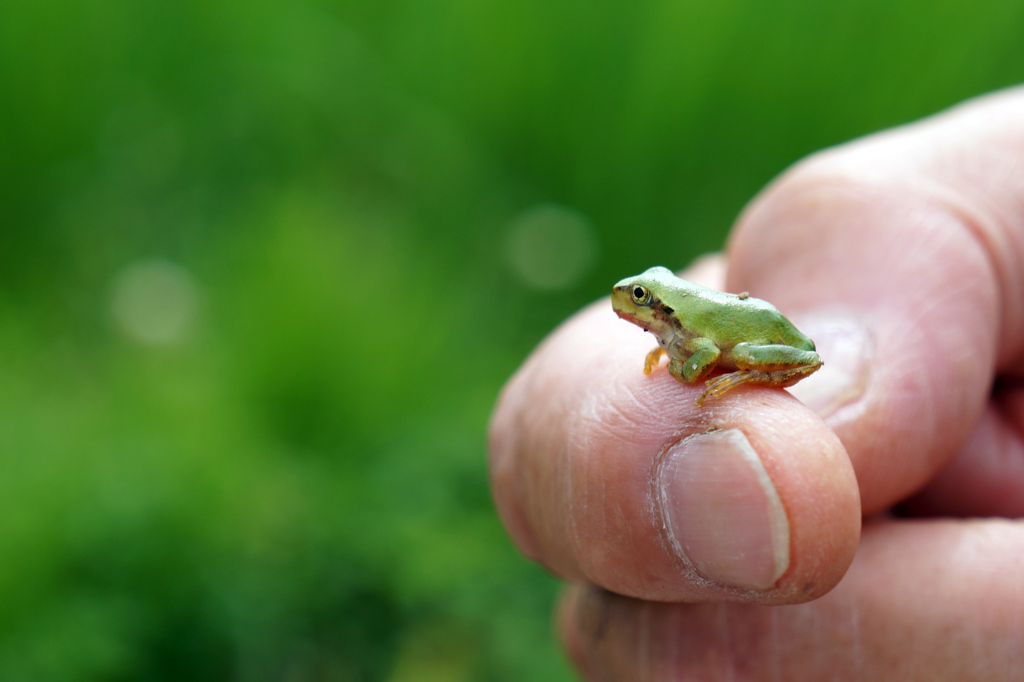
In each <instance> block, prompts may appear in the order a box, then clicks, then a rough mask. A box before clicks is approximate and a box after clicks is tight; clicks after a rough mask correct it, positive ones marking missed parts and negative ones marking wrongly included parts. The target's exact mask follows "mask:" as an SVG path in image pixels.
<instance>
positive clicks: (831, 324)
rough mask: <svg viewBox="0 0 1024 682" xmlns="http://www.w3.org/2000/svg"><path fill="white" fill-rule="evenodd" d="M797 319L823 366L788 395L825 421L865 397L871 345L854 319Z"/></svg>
mask: <svg viewBox="0 0 1024 682" xmlns="http://www.w3.org/2000/svg"><path fill="white" fill-rule="evenodd" d="M796 319H797V320H799V322H798V323H797V326H798V327H799V328H800V330H801V331H803V332H804V333H805V334H807V335H808V336H809V337H811V338H812V339H813V340H814V344H815V346H816V347H817V350H818V355H820V356H821V360H822V362H823V363H824V364H823V365H822V366H821V369H819V370H818V371H817V372H815V373H814V374H812V375H811V376H809V377H807V378H806V379H804V380H803V381H801V382H800V383H798V384H796V385H795V386H793V387H792V388H790V389H789V391H790V393H792V394H793V395H794V396H796V398H797V399H798V400H800V402H802V403H803V404H804V405H807V407H809V408H811V409H812V410H814V411H815V412H817V414H818V416H819V417H822V418H823V419H824V418H827V417H829V416H830V415H832V414H834V413H835V412H837V411H838V410H839V409H840V408H842V407H844V406H846V405H849V404H851V403H854V402H856V401H857V400H859V399H860V398H861V396H863V395H864V392H865V390H866V389H867V385H868V378H869V374H870V369H871V358H872V355H873V354H874V341H873V338H872V336H871V333H870V332H869V331H868V329H867V327H866V326H864V324H863V323H862V322H861V321H860V320H857V319H854V318H850V317H834V316H828V317H825V316H820V317H819V316H815V317H804V318H796Z"/></svg>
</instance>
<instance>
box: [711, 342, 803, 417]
mask: <svg viewBox="0 0 1024 682" xmlns="http://www.w3.org/2000/svg"><path fill="white" fill-rule="evenodd" d="M732 359H733V362H734V363H735V364H736V367H737V368H738V369H739V371H738V372H732V373H731V374H723V375H722V376H720V377H716V378H715V379H713V380H711V381H709V382H707V386H708V388H707V389H706V390H705V391H704V393H703V394H701V396H700V397H699V398H698V399H697V401H696V402H695V403H694V404H695V405H697V406H698V407H700V406H701V405H702V404H703V403H704V400H705V399H706V398H707V397H708V396H709V395H716V396H718V395H722V394H723V393H725V392H726V391H728V390H729V389H731V388H735V387H736V386H739V385H740V384H746V383H750V384H758V385H760V386H776V387H779V388H782V387H786V386H792V385H793V384H795V383H796V382H798V381H800V380H801V379H803V378H804V377H806V376H809V375H811V374H813V373H814V372H816V371H817V370H818V368H819V367H821V358H820V357H819V356H818V354H817V353H815V352H814V351H813V350H802V349H800V348H794V347H792V346H785V345H773V344H764V345H758V344H751V343H738V344H736V346H734V347H733V349H732Z"/></svg>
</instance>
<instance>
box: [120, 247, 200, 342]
mask: <svg viewBox="0 0 1024 682" xmlns="http://www.w3.org/2000/svg"><path fill="white" fill-rule="evenodd" d="M197 306H198V292H197V290H196V285H195V282H194V281H193V279H192V275H191V274H189V272H188V271H187V270H185V269H184V268H183V267H181V266H180V265H176V264H175V263H171V262H169V261H166V260H159V259H155V260H147V261H141V262H137V263H133V264H131V265H129V266H127V267H125V268H124V269H123V270H121V271H120V272H119V273H118V274H117V275H116V276H115V277H114V284H113V288H112V292H111V301H110V307H111V313H112V314H113V317H114V321H115V322H116V323H117V326H118V328H119V329H120V330H121V332H123V333H124V334H125V336H127V337H128V338H130V339H132V340H133V341H137V342H139V343H142V344H145V345H149V346H175V345H179V344H181V343H183V342H185V341H187V340H188V338H189V337H190V336H191V334H192V331H193V330H194V328H195V318H196V311H197Z"/></svg>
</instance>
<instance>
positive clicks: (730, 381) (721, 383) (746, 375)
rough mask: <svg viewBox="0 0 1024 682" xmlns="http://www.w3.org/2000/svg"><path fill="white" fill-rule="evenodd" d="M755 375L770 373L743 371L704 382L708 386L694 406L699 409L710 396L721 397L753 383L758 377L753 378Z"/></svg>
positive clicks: (753, 370)
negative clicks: (732, 389)
mask: <svg viewBox="0 0 1024 682" xmlns="http://www.w3.org/2000/svg"><path fill="white" fill-rule="evenodd" d="M754 374H761V375H764V374H768V372H761V371H759V370H756V369H741V370H740V371H738V372H732V373H730V374H723V375H722V376H718V377H715V378H714V379H708V380H707V381H705V382H704V384H705V385H706V386H707V388H706V389H704V392H703V393H701V394H700V397H699V398H697V399H696V400H695V401H694V402H693V404H694V405H696V406H697V407H701V406H702V405H703V404H704V401H705V400H707V398H708V396H712V395H714V396H719V395H722V394H723V393H725V392H726V391H728V390H729V389H730V388H736V387H737V386H739V385H740V384H745V383H747V382H748V381H753V380H754V379H756V378H757V377H754V376H751V375H754Z"/></svg>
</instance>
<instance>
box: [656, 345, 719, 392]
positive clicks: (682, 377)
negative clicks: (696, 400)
mask: <svg viewBox="0 0 1024 682" xmlns="http://www.w3.org/2000/svg"><path fill="white" fill-rule="evenodd" d="M672 345H673V347H672V350H671V351H670V352H669V355H670V356H671V357H672V361H671V362H669V363H668V371H669V373H670V374H671V375H672V376H674V377H675V378H676V379H678V380H679V381H682V382H683V383H684V384H695V383H697V382H698V381H700V380H701V379H703V378H704V377H706V376H707V375H708V374H710V373H711V370H713V369H714V368H715V366H716V365H717V364H718V360H719V358H721V357H722V351H720V350H718V346H717V345H715V342H714V341H712V340H711V339H706V338H703V337H697V338H695V339H685V340H684V339H680V340H678V341H676V342H675V343H674V344H672ZM680 358H683V359H680Z"/></svg>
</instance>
